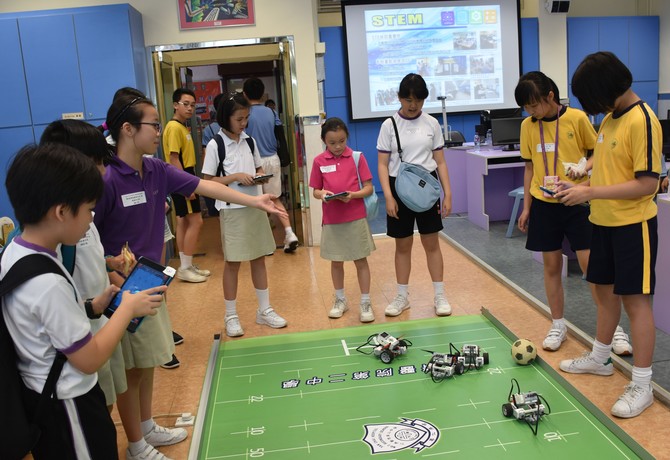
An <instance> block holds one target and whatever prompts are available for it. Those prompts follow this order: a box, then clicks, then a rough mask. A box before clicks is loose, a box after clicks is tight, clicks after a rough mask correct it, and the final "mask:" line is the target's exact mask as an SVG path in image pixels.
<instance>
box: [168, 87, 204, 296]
mask: <svg viewBox="0 0 670 460" xmlns="http://www.w3.org/2000/svg"><path fill="white" fill-rule="evenodd" d="M172 106H173V108H174V115H173V117H172V120H170V121H169V122H168V123H167V125H165V130H164V131H163V153H164V154H165V159H166V160H167V161H168V162H169V163H170V164H171V165H172V166H174V167H175V168H177V169H183V170H184V171H186V172H187V173H189V174H192V175H194V176H195V165H196V161H195V146H194V145H193V139H192V138H191V132H190V131H189V129H188V128H187V127H186V121H187V120H189V119H190V118H191V117H192V116H193V113H194V112H195V93H194V92H193V91H191V90H190V89H188V88H177V89H176V90H175V91H174V93H173V94H172ZM172 202H173V204H174V209H175V213H176V214H177V228H176V231H175V233H176V234H177V247H178V248H179V261H180V267H179V268H178V269H177V278H179V279H180V280H182V281H188V282H190V283H202V282H203V281H207V277H208V276H209V275H210V274H211V273H210V271H209V270H203V269H200V268H199V267H198V266H196V265H194V264H193V254H194V253H195V251H196V248H197V245H198V237H199V236H200V229H201V228H202V214H201V213H200V197H198V196H197V195H190V196H188V197H184V196H182V195H174V196H172Z"/></svg>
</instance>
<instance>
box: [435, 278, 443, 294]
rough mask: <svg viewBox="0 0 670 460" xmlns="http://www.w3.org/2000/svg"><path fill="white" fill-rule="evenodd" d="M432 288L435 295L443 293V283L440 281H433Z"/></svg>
mask: <svg viewBox="0 0 670 460" xmlns="http://www.w3.org/2000/svg"><path fill="white" fill-rule="evenodd" d="M433 290H434V291H435V295H438V294H444V283H443V282H442V281H437V282H436V281H433Z"/></svg>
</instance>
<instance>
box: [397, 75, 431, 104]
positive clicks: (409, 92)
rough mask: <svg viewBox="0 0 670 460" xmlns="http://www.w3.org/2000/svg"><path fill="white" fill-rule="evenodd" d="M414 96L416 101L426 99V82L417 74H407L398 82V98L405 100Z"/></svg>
mask: <svg viewBox="0 0 670 460" xmlns="http://www.w3.org/2000/svg"><path fill="white" fill-rule="evenodd" d="M410 96H414V97H415V98H417V99H421V100H422V101H423V100H425V99H426V98H428V87H427V86H426V80H424V79H423V77H422V76H421V75H419V74H417V73H408V74H407V75H405V77H404V78H403V79H402V81H401V82H400V87H399V88H398V97H399V98H406V97H410Z"/></svg>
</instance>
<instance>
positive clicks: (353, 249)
mask: <svg viewBox="0 0 670 460" xmlns="http://www.w3.org/2000/svg"><path fill="white" fill-rule="evenodd" d="M348 137H349V130H348V129H347V125H345V124H344V122H343V121H342V120H340V119H339V118H329V119H327V120H326V121H325V123H324V124H323V126H322V127H321V140H322V141H323V142H324V143H325V144H326V150H325V151H324V152H323V153H321V154H320V155H318V156H317V157H316V158H314V165H313V167H312V174H311V176H310V179H309V186H310V187H312V188H313V189H314V193H313V195H314V198H316V199H319V200H323V205H322V206H323V221H322V224H323V229H322V231H321V257H323V258H324V259H327V260H330V261H331V265H330V273H331V276H332V278H333V286H334V287H335V302H334V303H333V307H332V308H331V310H330V312H329V313H328V316H329V317H330V318H340V317H341V316H342V315H343V314H344V312H345V311H347V310H348V309H349V306H348V304H347V299H346V297H345V296H344V262H345V261H347V260H353V261H354V264H355V265H356V271H357V273H358V284H359V286H360V289H361V304H360V320H361V322H363V323H368V322H370V321H374V319H375V316H374V313H373V311H372V304H371V302H370V267H369V266H368V259H367V256H369V255H370V253H371V252H372V251H373V250H374V249H375V243H374V242H373V241H372V234H371V233H370V227H369V226H368V221H367V219H366V213H365V204H364V203H363V198H365V197H366V196H369V195H370V194H372V193H373V189H372V174H371V173H370V169H369V168H368V163H367V161H365V157H364V156H363V154H360V158H359V160H358V173H359V174H360V177H361V181H362V183H363V188H361V187H360V186H359V184H358V175H357V174H356V163H355V161H354V157H353V154H354V152H353V151H352V150H351V149H350V148H349V147H348V146H347V138H348Z"/></svg>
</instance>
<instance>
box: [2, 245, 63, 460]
mask: <svg viewBox="0 0 670 460" xmlns="http://www.w3.org/2000/svg"><path fill="white" fill-rule="evenodd" d="M0 260H2V254H0ZM45 273H56V274H58V275H61V276H63V277H64V278H65V279H67V280H68V282H70V281H69V279H68V278H67V276H65V274H64V273H63V270H62V269H61V268H60V267H59V265H58V264H57V263H56V262H55V261H54V260H52V259H51V258H49V257H47V256H45V255H41V254H30V255H28V256H25V257H23V258H22V259H19V260H18V261H17V262H16V263H15V264H14V265H13V266H12V268H10V269H9V271H8V272H7V274H6V275H5V276H4V278H3V279H2V280H1V281H0V299H1V298H2V297H3V296H4V295H5V294H8V293H9V292H11V291H12V290H14V289H15V288H17V287H18V286H20V285H21V284H23V283H24V282H26V281H28V280H29V279H31V278H34V277H36V276H39V275H42V274H45ZM70 284H72V283H70ZM17 361H18V356H17V354H16V348H15V347H14V341H13V340H12V338H11V336H10V335H9V331H8V329H7V324H6V323H5V317H4V315H3V314H2V312H1V311H0V375H2V378H0V407H2V408H3V411H4V415H3V417H4V418H5V420H7V421H8V423H3V424H2V425H3V429H2V430H0V458H3V459H9V460H14V459H22V458H23V457H25V456H26V455H27V454H28V452H30V450H31V449H32V448H33V447H34V446H35V444H37V441H38V440H39V437H40V432H41V430H40V427H39V426H38V425H37V423H35V421H40V420H42V419H44V417H45V415H46V413H45V409H46V407H47V406H48V403H49V400H50V399H51V398H52V397H53V398H56V382H57V381H58V378H59V377H60V373H61V371H62V370H63V366H64V365H65V361H67V357H66V356H65V355H64V354H63V353H61V352H57V353H56V359H55V360H54V363H53V365H52V366H51V370H50V371H49V376H48V377H47V380H46V383H45V384H44V391H42V396H41V398H40V401H39V404H38V406H37V410H36V412H35V413H34V414H32V416H31V415H29V414H28V413H27V410H26V407H25V404H24V401H23V392H24V391H25V389H26V387H25V384H24V383H23V379H22V378H21V375H19V370H18V369H17V367H16V363H17Z"/></svg>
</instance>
